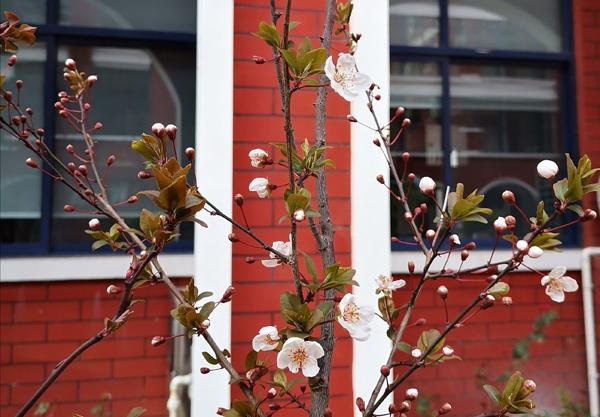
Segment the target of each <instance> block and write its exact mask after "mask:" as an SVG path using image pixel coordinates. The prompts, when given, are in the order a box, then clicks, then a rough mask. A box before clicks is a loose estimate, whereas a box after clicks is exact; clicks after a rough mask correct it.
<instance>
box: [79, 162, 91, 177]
mask: <svg viewBox="0 0 600 417" xmlns="http://www.w3.org/2000/svg"><path fill="white" fill-rule="evenodd" d="M77 169H78V170H79V172H81V173H82V174H83V176H84V177H87V175H88V170H87V166H85V165H79V167H78V168H77Z"/></svg>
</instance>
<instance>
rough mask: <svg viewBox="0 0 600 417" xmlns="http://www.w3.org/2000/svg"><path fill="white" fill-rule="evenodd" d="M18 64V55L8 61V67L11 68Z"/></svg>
mask: <svg viewBox="0 0 600 417" xmlns="http://www.w3.org/2000/svg"><path fill="white" fill-rule="evenodd" d="M16 63H17V56H16V55H11V56H10V58H8V61H6V65H8V66H9V67H12V66H13V65H15V64H16Z"/></svg>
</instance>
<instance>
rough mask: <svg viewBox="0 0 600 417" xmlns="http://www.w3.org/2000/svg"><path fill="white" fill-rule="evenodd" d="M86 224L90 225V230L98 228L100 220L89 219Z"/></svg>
mask: <svg viewBox="0 0 600 417" xmlns="http://www.w3.org/2000/svg"><path fill="white" fill-rule="evenodd" d="M88 226H89V227H90V230H100V220H98V219H91V220H90V221H89V222H88Z"/></svg>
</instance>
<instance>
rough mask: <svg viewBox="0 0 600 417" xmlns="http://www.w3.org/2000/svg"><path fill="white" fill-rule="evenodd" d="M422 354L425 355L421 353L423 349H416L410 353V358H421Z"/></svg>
mask: <svg viewBox="0 0 600 417" xmlns="http://www.w3.org/2000/svg"><path fill="white" fill-rule="evenodd" d="M422 354H423V352H421V349H419V348H415V349H413V350H411V351H410V356H412V357H413V358H415V359H418V358H420V357H421V355H422Z"/></svg>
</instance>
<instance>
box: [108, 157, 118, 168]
mask: <svg viewBox="0 0 600 417" xmlns="http://www.w3.org/2000/svg"><path fill="white" fill-rule="evenodd" d="M116 160H117V157H116V156H115V155H109V156H108V158H106V165H107V166H111V165H112V164H114V163H115V161H116Z"/></svg>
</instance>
